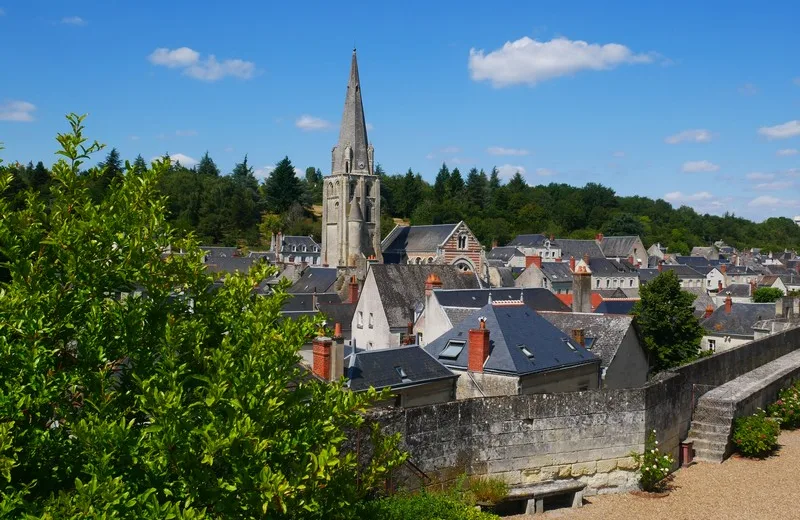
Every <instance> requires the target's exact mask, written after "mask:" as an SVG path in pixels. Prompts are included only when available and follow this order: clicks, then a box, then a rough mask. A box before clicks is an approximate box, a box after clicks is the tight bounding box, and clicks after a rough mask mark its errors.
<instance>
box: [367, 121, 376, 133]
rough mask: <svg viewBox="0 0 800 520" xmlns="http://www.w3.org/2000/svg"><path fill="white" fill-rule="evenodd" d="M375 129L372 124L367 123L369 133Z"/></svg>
mask: <svg viewBox="0 0 800 520" xmlns="http://www.w3.org/2000/svg"><path fill="white" fill-rule="evenodd" d="M373 128H375V127H374V126H372V123H367V130H368V131H370V132H371V131H372V129H373Z"/></svg>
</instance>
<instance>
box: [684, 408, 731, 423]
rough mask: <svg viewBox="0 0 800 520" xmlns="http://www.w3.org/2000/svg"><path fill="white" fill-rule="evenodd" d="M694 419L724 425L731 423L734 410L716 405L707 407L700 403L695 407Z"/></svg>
mask: <svg viewBox="0 0 800 520" xmlns="http://www.w3.org/2000/svg"><path fill="white" fill-rule="evenodd" d="M692 420H693V421H697V422H702V423H706V424H714V425H718V426H724V425H726V424H728V425H729V424H731V421H732V420H733V411H732V410H723V409H720V408H715V407H707V406H703V404H700V405H698V406H697V408H695V410H694V414H693V415H692Z"/></svg>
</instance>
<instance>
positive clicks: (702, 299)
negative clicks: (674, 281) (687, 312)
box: [682, 287, 717, 318]
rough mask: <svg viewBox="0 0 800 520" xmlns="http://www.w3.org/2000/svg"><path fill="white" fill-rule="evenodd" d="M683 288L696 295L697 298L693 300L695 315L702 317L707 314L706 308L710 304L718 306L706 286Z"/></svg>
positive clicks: (714, 306)
mask: <svg viewBox="0 0 800 520" xmlns="http://www.w3.org/2000/svg"><path fill="white" fill-rule="evenodd" d="M682 290H683V291H686V292H688V293H692V294H694V295H695V299H694V302H693V305H694V315H695V316H697V317H698V318H701V317H703V316H704V315H705V313H706V308H707V307H708V306H709V305H710V306H711V307H712V308H714V309H716V308H717V304H715V303H714V299H713V298H712V297H711V296H709V294H708V292H707V291H706V290H705V289H704V288H702V287H684V288H683V289H682Z"/></svg>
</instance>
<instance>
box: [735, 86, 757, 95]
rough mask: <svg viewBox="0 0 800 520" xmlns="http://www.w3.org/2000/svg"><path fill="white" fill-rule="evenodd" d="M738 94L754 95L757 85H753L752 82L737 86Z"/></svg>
mask: <svg viewBox="0 0 800 520" xmlns="http://www.w3.org/2000/svg"><path fill="white" fill-rule="evenodd" d="M739 94H741V95H743V96H755V95H756V94H758V87H756V86H755V85H753V84H752V83H745V84H744V85H742V86H741V87H739Z"/></svg>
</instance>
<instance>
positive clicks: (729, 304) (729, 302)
mask: <svg viewBox="0 0 800 520" xmlns="http://www.w3.org/2000/svg"><path fill="white" fill-rule="evenodd" d="M732 307H733V298H731V295H730V294H729V295H728V297H727V298H725V313H727V314H730V313H731V308H732Z"/></svg>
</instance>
